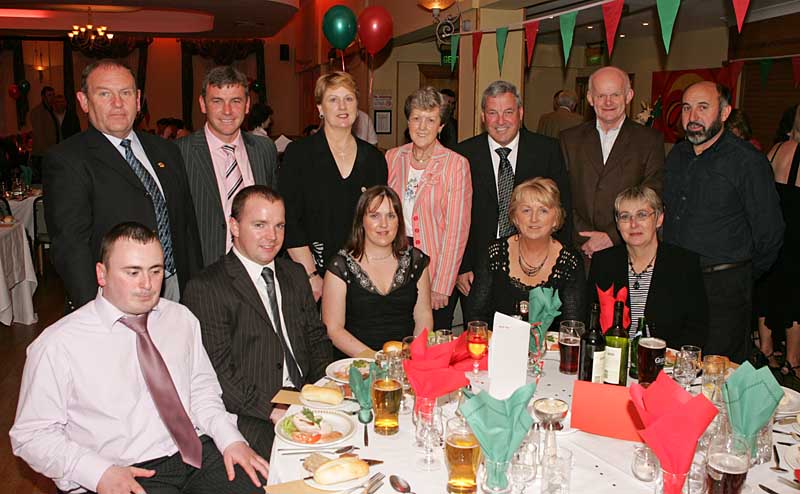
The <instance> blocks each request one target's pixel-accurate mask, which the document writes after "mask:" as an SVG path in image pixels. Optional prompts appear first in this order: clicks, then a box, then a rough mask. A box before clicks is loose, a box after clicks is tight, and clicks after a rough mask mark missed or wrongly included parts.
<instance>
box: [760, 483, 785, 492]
mask: <svg viewBox="0 0 800 494" xmlns="http://www.w3.org/2000/svg"><path fill="white" fill-rule="evenodd" d="M758 486H759V487H761V490H762V491H764V492H766V493H767V494H780V493H779V492H778V491H774V490H772V489H770V488H769V487H767V486H766V485H764V484H758Z"/></svg>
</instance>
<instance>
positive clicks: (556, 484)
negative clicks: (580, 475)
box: [542, 448, 572, 494]
mask: <svg viewBox="0 0 800 494" xmlns="http://www.w3.org/2000/svg"><path fill="white" fill-rule="evenodd" d="M571 477H572V451H570V450H568V449H567V448H558V452H557V453H556V454H555V455H551V456H545V457H544V459H543V460H542V494H569V486H570V479H571Z"/></svg>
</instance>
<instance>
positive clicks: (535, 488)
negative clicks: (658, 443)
mask: <svg viewBox="0 0 800 494" xmlns="http://www.w3.org/2000/svg"><path fill="white" fill-rule="evenodd" d="M574 381H575V376H574V375H565V374H561V373H560V372H559V371H558V353H556V352H551V353H548V355H547V357H546V358H545V364H544V374H543V376H542V379H541V381H540V382H539V385H538V387H537V389H536V393H535V394H534V397H535V398H547V397H553V398H560V399H562V400H564V401H566V402H568V403H571V401H572V386H573V383H574ZM301 408H302V407H299V406H296V405H293V406H292V407H290V409H289V410H288V412H287V413H289V414H291V413H296V412H299V411H300V410H301ZM445 420H446V419H445ZM356 422H357V421H356ZM363 427H364V426H363V425H361V424H358V425H357V428H356V433H355V435H353V436H352V437H351V438H350V439H348V440H347V441H346V442H344V443H343V444H342V445H345V444H354V445H356V446H358V447H359V448H361V449H359V450H357V451H356V452H357V453H358V454H359V456H361V457H362V458H370V459H377V460H383V461H384V463H383V464H382V465H377V466H373V467H371V468H370V473H371V474H372V473H375V472H383V473H384V474H386V479H385V483H384V485H383V487H381V488H380V489H379V490H378V491H376V492H377V493H379V494H389V493H393V492H395V491H394V490H393V489H392V488H391V486H390V485H389V482H388V477H389V476H390V475H393V474H394V475H399V476H401V477H403V478H404V479H406V480H407V481H408V482H409V483H410V484H411V487H412V488H413V490H414V491H416V492H417V493H418V494H429V493H445V492H447V487H446V485H447V470H446V467H445V464H444V452H443V450H440V449H439V450H437V451H436V455H437V458H438V459H439V460H440V461H441V465H442V466H441V468H440V469H439V470H436V471H433V472H424V471H420V470H419V469H418V468H417V467H416V466H415V462H416V460H417V459H418V458H421V457H422V450H418V449H417V448H415V447H414V446H413V444H412V442H413V437H414V428H413V425H412V423H411V416H410V415H401V416H400V432H399V433H397V434H396V435H394V436H389V437H385V436H379V435H378V434H375V432H374V430H373V428H372V424H370V425H369V427H370V429H369V444H370V445H369V447H367V448H365V447H364V444H363ZM777 427H779V428H782V429H784V430H789V427H780V426H777ZM789 437H790V436H785V438H789ZM785 438H784V437H780V438H779V439H780V440H784V439H785ZM557 444H558V446H559V447H565V448H568V449H570V450H572V454H573V469H572V481H571V482H572V483H571V492H572V493H574V494H582V493H589V492H591V493H593V494H605V493H608V494H622V493H625V494H629V493H643V494H644V493H652V492H653V490H654V486H655V483H654V482H650V483H646V482H641V481H639V480H637V479H636V478H635V477H634V476H633V474H632V473H631V469H630V466H631V460H632V458H633V449H634V447H635V446H636V445H637V444H639V443H634V442H629V441H622V440H619V439H612V438H608V437H602V436H597V435H594V434H589V433H586V432H583V431H579V430H571V431H567V432H564V433H559V434H558V436H557ZM291 447H294V446H293V445H291V444H288V443H285V442H283V441H282V440H280V439H278V438H276V439H275V444H274V445H273V448H272V457H271V462H270V465H271V466H270V476H269V481H268V484H269V485H273V484H278V483H282V482H289V481H292V480H297V479H300V478H303V477H305V476H307V475H309V474H308V472H306V471H305V470H304V469H303V467H302V465H301V461H300V460H301V459H302V458H304V457H305V455H295V456H287V455H283V454H281V453H278V452H277V448H291ZM778 448H779V449H780V450H781V455H782V458H783V457H785V456H786V455H785V449H786V447H785V446H778ZM329 456H330V455H329ZM785 464H786V462H785V461H784V465H785ZM769 466H771V463H770V464H763V465H758V466H756V467H754V468H752V469H751V470H750V472H749V473H748V477H747V485H749V486H750V488H751V489H750V492H751V493H755V492H756V490H757V484H759V483H762V484H765V485H767V486H768V487H772V488H773V489H776V490H778V492H781V493H782V492H787V493H788V492H790V488H787V487H786V486H783V487H781V486H782V484H780V483H778V482H777V480H776V474H775V473H774V472H771V471H770V470H769V468H768V467H769ZM784 476H791V474H784ZM540 489H541V487H540V480H539V476H538V475H537V479H536V480H534V481H533V482H531V483H530V484H528V486H527V487H526V490H525V493H526V494H539V492H540ZM276 494H281V493H280V492H279V491H278V492H277V493H276Z"/></svg>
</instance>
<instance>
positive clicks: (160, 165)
mask: <svg viewBox="0 0 800 494" xmlns="http://www.w3.org/2000/svg"><path fill="white" fill-rule="evenodd" d="M166 166H167V165H165V164H164V162H163V161H159V162H158V167H159V168H166Z"/></svg>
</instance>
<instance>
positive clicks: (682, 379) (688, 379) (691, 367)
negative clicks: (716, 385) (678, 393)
mask: <svg viewBox="0 0 800 494" xmlns="http://www.w3.org/2000/svg"><path fill="white" fill-rule="evenodd" d="M697 367H698V365H697V361H696V360H695V357H694V356H693V355H692V354H691V353H690V352H686V351H683V350H681V351H680V352H678V356H677V358H676V359H675V366H674V367H673V368H672V378H673V379H675V382H677V383H678V384H680V385H681V386H682V387H683V389H685V390H686V391H689V387H690V386H691V385H692V381H694V379H695V377H697Z"/></svg>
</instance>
